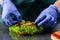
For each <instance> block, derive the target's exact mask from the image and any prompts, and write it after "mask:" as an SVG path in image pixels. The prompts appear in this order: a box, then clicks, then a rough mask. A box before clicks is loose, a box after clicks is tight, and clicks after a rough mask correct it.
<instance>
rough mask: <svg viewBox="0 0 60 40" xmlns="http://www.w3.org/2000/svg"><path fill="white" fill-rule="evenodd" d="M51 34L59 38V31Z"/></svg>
mask: <svg viewBox="0 0 60 40" xmlns="http://www.w3.org/2000/svg"><path fill="white" fill-rule="evenodd" d="M52 36H53V37H56V38H58V39H60V31H58V32H54V33H53V34H52Z"/></svg>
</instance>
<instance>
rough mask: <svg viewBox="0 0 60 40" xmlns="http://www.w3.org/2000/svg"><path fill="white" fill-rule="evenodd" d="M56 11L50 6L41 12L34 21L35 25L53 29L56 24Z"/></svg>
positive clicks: (54, 7)
mask: <svg viewBox="0 0 60 40" xmlns="http://www.w3.org/2000/svg"><path fill="white" fill-rule="evenodd" d="M57 14H58V10H57V8H56V6H54V5H50V6H49V7H48V8H46V9H45V10H43V11H42V12H41V14H40V15H39V16H38V17H37V19H36V20H35V22H34V23H35V24H36V25H38V26H44V27H45V28H53V27H54V25H56V24H57Z"/></svg>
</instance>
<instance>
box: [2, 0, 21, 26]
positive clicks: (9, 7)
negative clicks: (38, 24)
mask: <svg viewBox="0 0 60 40" xmlns="http://www.w3.org/2000/svg"><path fill="white" fill-rule="evenodd" d="M2 8H3V11H2V19H3V21H4V23H5V24H6V25H7V26H11V25H13V24H16V23H18V22H20V21H22V17H21V14H20V13H19V12H18V10H17V8H16V7H15V5H14V4H13V3H12V2H11V0H2ZM12 15H13V16H14V17H12Z"/></svg>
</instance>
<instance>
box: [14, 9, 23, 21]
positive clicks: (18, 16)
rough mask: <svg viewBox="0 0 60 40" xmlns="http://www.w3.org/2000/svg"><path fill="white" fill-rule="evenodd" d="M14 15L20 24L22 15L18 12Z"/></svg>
mask: <svg viewBox="0 0 60 40" xmlns="http://www.w3.org/2000/svg"><path fill="white" fill-rule="evenodd" d="M13 14H14V15H15V16H16V18H17V20H18V21H19V22H20V21H21V20H22V16H21V15H20V13H19V12H18V11H17V10H16V11H14V12H13Z"/></svg>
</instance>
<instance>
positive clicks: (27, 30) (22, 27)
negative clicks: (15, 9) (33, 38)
mask: <svg viewBox="0 0 60 40" xmlns="http://www.w3.org/2000/svg"><path fill="white" fill-rule="evenodd" d="M42 30H43V27H40V28H37V27H36V25H35V24H34V23H33V22H30V21H27V22H26V21H24V20H23V21H22V22H20V23H18V24H16V25H13V26H11V27H9V31H10V32H15V33H19V34H20V35H22V34H31V35H33V34H34V33H38V32H41V31H42Z"/></svg>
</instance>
